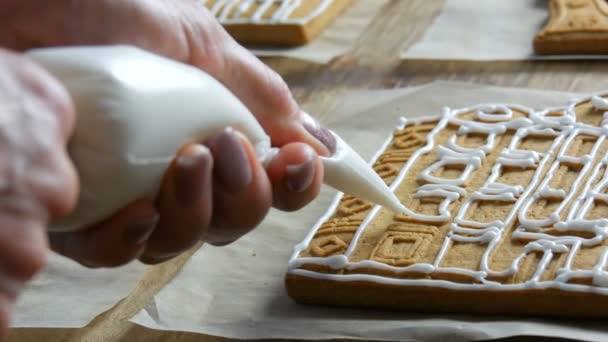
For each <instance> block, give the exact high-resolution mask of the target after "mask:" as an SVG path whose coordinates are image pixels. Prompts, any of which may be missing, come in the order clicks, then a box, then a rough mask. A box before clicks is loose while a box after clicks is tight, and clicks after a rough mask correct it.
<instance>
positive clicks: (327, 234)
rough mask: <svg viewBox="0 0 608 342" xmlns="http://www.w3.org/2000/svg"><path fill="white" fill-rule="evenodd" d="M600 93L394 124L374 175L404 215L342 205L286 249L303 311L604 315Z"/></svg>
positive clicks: (352, 201) (607, 202) (356, 203)
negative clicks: (559, 104)
mask: <svg viewBox="0 0 608 342" xmlns="http://www.w3.org/2000/svg"><path fill="white" fill-rule="evenodd" d="M607 137H608V94H604V95H594V96H591V97H588V98H584V99H582V100H576V101H572V102H571V103H570V104H568V105H566V104H564V107H563V108H551V109H543V110H534V109H531V108H527V107H524V106H519V105H514V104H482V105H476V106H472V107H469V108H463V109H449V108H445V109H444V111H443V113H442V114H441V115H438V116H435V117H426V118H421V119H414V120H405V119H403V123H402V124H401V125H400V126H399V127H398V128H397V129H396V131H395V132H394V133H393V134H392V135H391V136H390V137H389V139H388V140H387V141H386V143H385V144H384V146H382V147H381V148H380V150H379V152H378V153H377V155H376V156H375V157H374V163H373V165H374V168H375V170H376V171H377V173H378V174H379V175H380V176H381V177H382V178H383V179H384V180H385V181H386V183H387V184H389V185H390V187H391V189H392V190H393V191H394V192H395V194H396V195H397V196H398V197H399V198H400V199H401V201H402V203H403V204H404V205H405V207H406V208H407V210H406V212H404V213H397V214H396V213H393V212H390V211H388V210H387V209H385V208H381V207H379V206H374V205H372V204H370V203H367V202H365V201H362V200H360V199H358V198H354V197H352V196H350V195H344V194H340V195H338V196H337V198H336V199H335V201H334V203H333V204H332V205H331V207H330V208H329V210H328V212H327V214H326V215H325V216H324V217H322V218H321V219H320V220H319V222H318V223H317V224H316V225H315V226H314V227H313V229H312V230H311V231H310V233H309V234H308V235H307V236H306V238H305V239H304V241H302V242H301V243H300V244H298V245H297V246H296V247H295V248H294V253H293V255H292V257H291V259H290V260H289V267H288V272H287V274H286V287H287V291H288V293H289V295H290V296H291V297H292V298H293V299H295V300H296V301H298V302H300V303H307V304H320V305H338V306H357V307H371V308H387V309H399V310H407V311H417V312H459V313H492V314H518V315H542V316H574V317H594V316H595V317H608V271H607V270H606V266H607V261H608V240H607V238H608V154H607V152H608V140H607V139H606V138H607Z"/></svg>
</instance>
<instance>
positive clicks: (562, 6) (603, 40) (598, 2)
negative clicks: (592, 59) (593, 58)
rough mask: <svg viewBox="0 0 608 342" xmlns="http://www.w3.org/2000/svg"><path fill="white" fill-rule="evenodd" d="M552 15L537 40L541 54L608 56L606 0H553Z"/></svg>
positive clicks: (550, 4)
mask: <svg viewBox="0 0 608 342" xmlns="http://www.w3.org/2000/svg"><path fill="white" fill-rule="evenodd" d="M549 12H550V15H549V21H548V22H547V24H546V25H545V27H544V28H543V29H542V31H540V32H539V33H538V34H537V35H536V38H535V39H534V51H535V52H536V53H537V54H539V55H564V54H608V2H607V1H606V0H550V2H549Z"/></svg>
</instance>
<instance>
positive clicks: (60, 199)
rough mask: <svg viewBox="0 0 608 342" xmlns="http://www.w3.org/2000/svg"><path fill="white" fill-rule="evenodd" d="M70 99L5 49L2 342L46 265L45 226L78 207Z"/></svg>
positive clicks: (0, 163)
mask: <svg viewBox="0 0 608 342" xmlns="http://www.w3.org/2000/svg"><path fill="white" fill-rule="evenodd" d="M73 122H74V111H73V107H72V104H71V102H70V100H69V97H68V95H67V93H66V91H65V90H64V89H63V88H62V87H61V85H59V84H58V83H57V82H56V81H54V79H53V78H52V77H50V76H49V75H48V74H47V73H46V72H45V71H44V70H42V69H41V68H39V67H38V66H37V65H35V64H33V63H31V62H29V61H28V60H26V59H25V58H23V57H20V56H18V55H16V54H14V53H10V52H8V51H6V50H2V49H0V156H1V157H0V194H1V196H2V201H1V202H0V339H2V337H3V336H4V335H5V334H6V332H7V327H8V325H9V313H10V311H11V308H12V306H13V305H14V303H15V300H16V299H17V296H18V295H19V293H20V292H21V290H22V288H23V286H24V284H25V282H26V281H27V280H29V279H30V278H31V277H32V276H33V275H34V274H35V273H37V272H38V271H39V270H40V269H42V268H43V267H44V265H45V263H46V259H47V249H48V248H47V237H46V223H47V220H48V219H49V218H52V217H55V216H58V215H63V214H66V213H67V212H69V211H70V210H71V209H72V208H73V206H74V204H75V201H76V194H77V190H78V189H77V188H78V186H77V181H76V173H75V171H74V169H73V168H72V164H71V162H70V161H69V159H68V156H67V153H66V150H65V145H66V141H67V137H68V136H69V134H70V132H71V130H72V126H73Z"/></svg>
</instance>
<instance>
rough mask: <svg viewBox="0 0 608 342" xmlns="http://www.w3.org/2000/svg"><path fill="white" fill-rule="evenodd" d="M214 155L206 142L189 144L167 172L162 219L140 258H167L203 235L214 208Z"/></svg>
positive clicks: (156, 260)
mask: <svg viewBox="0 0 608 342" xmlns="http://www.w3.org/2000/svg"><path fill="white" fill-rule="evenodd" d="M212 177H213V158H212V156H211V152H209V149H208V148H207V147H205V146H203V145H198V144H193V145H189V146H186V147H185V148H184V149H182V151H181V152H180V153H178V157H177V158H176V159H175V161H174V162H173V164H172V165H171V167H170V168H169V171H168V172H167V174H166V176H165V180H164V182H163V185H162V188H161V191H160V194H159V198H158V200H157V207H158V210H159V212H160V221H159V223H158V226H157V228H156V230H155V231H154V233H153V234H152V235H151V236H150V238H149V239H148V244H147V246H146V251H145V253H144V254H143V255H142V256H141V258H140V260H141V261H142V262H145V263H149V264H155V263H159V262H162V261H166V260H168V259H170V258H172V257H174V256H176V255H178V254H180V253H182V252H184V251H186V250H187V249H189V248H190V247H192V246H193V245H195V244H196V243H197V242H198V241H200V240H201V239H203V238H204V235H205V234H206V233H207V228H208V227H209V223H210V221H211V214H212V211H213V187H212Z"/></svg>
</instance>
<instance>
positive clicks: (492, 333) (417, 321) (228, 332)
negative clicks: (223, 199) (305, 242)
mask: <svg viewBox="0 0 608 342" xmlns="http://www.w3.org/2000/svg"><path fill="white" fill-rule="evenodd" d="M570 95H571V94H570ZM569 97H570V96H569V94H564V93H555V92H553V93H551V92H543V91H538V90H521V89H508V88H495V87H488V86H477V85H470V84H461V83H445V82H440V83H435V84H432V85H430V86H426V87H422V88H420V89H417V90H413V91H412V90H392V91H391V90H389V91H367V92H361V93H355V94H351V95H350V96H345V97H344V98H343V99H341V101H342V104H341V105H340V106H339V107H338V108H337V109H336V111H335V112H334V113H332V115H331V116H328V117H330V118H331V120H330V121H326V123H327V124H328V125H329V127H331V128H334V129H335V130H336V131H337V132H338V133H339V134H340V135H342V136H343V137H344V138H345V139H346V140H347V141H348V142H350V143H351V144H352V145H353V146H354V147H355V148H356V149H357V150H358V151H360V152H361V154H363V155H364V156H365V157H366V158H369V157H371V155H372V154H373V152H374V151H375V150H376V149H378V147H379V146H380V145H381V143H382V142H383V141H384V139H385V138H386V137H387V136H388V134H389V133H390V132H391V131H392V129H393V128H394V127H395V126H396V124H397V118H398V117H399V116H401V115H405V116H407V117H415V116H420V115H428V114H437V113H439V111H440V109H441V107H443V106H444V105H449V106H452V107H462V106H466V105H472V104H476V103H480V102H507V103H519V104H522V105H529V106H535V107H538V106H549V105H551V106H554V105H564V104H565V103H566V101H567V100H568V99H569ZM333 195H334V191H331V190H327V189H325V191H323V193H322V195H321V196H320V197H319V198H318V200H316V201H315V202H313V203H312V204H311V205H309V206H308V207H307V208H306V209H305V210H303V211H301V212H297V213H291V214H286V213H279V212H273V213H272V214H271V215H270V216H269V217H268V219H267V220H266V221H265V222H264V223H263V224H262V225H261V227H260V228H259V229H257V230H256V231H254V232H253V233H251V234H249V235H247V236H246V237H245V238H243V239H242V240H240V241H239V242H237V243H235V244H234V245H231V246H228V247H224V248H214V247H211V246H204V247H203V248H202V249H200V250H199V251H198V252H197V253H196V254H195V255H194V256H193V258H192V259H191V260H190V261H189V262H188V263H187V264H186V265H185V267H184V268H183V269H182V271H181V272H180V273H179V274H178V275H177V276H176V278H174V279H173V281H171V282H170V283H169V284H168V285H167V286H166V287H165V288H164V289H163V290H161V291H160V292H159V293H158V294H157V295H156V297H154V298H153V300H151V301H150V302H149V303H148V304H147V305H146V306H145V308H144V310H142V311H140V312H139V313H138V314H137V315H136V316H135V317H133V318H132V321H133V322H135V323H138V324H141V325H143V326H146V327H149V328H154V329H163V330H181V331H190V332H199V333H205V334H210V335H218V336H223V337H230V338H243V339H257V338H296V339H332V338H354V339H372V340H401V341H414V340H424V341H440V340H443V341H446V340H447V341H468V340H480V339H491V338H501V337H507V336H518V335H534V336H537V335H544V336H559V337H565V338H578V339H581V340H594V341H598V340H604V341H605V340H608V327H606V324H605V323H604V322H596V323H594V322H572V321H557V320H537V319H522V318H511V319H509V318H500V317H484V316H469V315H458V316H445V315H418V314H406V313H387V312H379V311H371V310H355V309H338V308H327V307H315V306H303V305H298V304H295V303H294V302H293V301H292V300H291V299H290V298H288V297H287V295H286V292H285V289H284V285H283V277H284V274H285V271H286V268H287V260H288V257H289V255H290V253H291V251H292V247H293V246H294V245H295V244H296V243H298V242H299V241H301V239H303V237H304V235H305V234H306V232H307V231H308V229H309V228H310V227H311V226H312V225H313V223H314V222H315V221H316V220H317V219H318V217H319V216H321V214H322V213H323V212H325V210H326V208H327V206H328V205H329V202H330V201H331V199H332V197H333ZM522 305H525V303H522Z"/></svg>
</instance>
